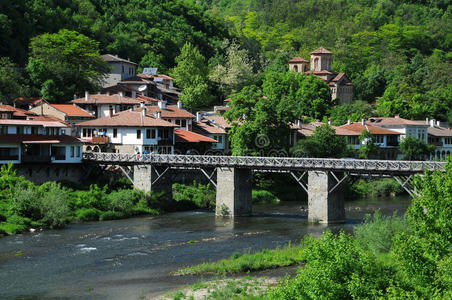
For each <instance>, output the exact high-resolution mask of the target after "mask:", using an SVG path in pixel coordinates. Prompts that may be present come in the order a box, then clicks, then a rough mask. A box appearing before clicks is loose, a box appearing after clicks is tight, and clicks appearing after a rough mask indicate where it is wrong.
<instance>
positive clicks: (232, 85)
mask: <svg viewBox="0 0 452 300" xmlns="http://www.w3.org/2000/svg"><path fill="white" fill-rule="evenodd" d="M223 48H225V52H226V57H225V58H224V63H223V64H218V65H216V66H215V67H214V68H213V70H212V71H211V73H210V76H209V77H210V79H211V80H212V81H213V82H216V83H217V84H218V85H219V88H220V90H221V91H222V92H223V93H224V95H229V94H231V93H236V92H238V91H240V89H241V88H242V87H244V86H246V85H249V84H251V83H252V82H253V80H254V78H255V77H256V76H255V74H254V72H253V66H252V62H251V60H250V58H249V55H248V52H247V51H246V50H245V49H240V45H239V44H237V43H236V42H231V43H230V42H229V41H228V40H225V41H224V42H223Z"/></svg>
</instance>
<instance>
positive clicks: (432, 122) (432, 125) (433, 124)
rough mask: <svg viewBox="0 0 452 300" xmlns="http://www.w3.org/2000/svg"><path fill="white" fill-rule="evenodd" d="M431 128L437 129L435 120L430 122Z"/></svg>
mask: <svg viewBox="0 0 452 300" xmlns="http://www.w3.org/2000/svg"><path fill="white" fill-rule="evenodd" d="M430 127H435V119H431V120H430Z"/></svg>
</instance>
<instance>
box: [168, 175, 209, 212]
mask: <svg viewBox="0 0 452 300" xmlns="http://www.w3.org/2000/svg"><path fill="white" fill-rule="evenodd" d="M173 187H174V193H173V199H174V200H175V201H177V202H186V203H194V204H195V206H196V207H199V208H214V207H215V200H216V198H215V197H216V194H215V190H212V189H211V188H210V185H209V184H207V185H203V184H201V183H198V182H196V181H195V182H193V184H192V185H182V184H178V183H175V184H174V185H173Z"/></svg>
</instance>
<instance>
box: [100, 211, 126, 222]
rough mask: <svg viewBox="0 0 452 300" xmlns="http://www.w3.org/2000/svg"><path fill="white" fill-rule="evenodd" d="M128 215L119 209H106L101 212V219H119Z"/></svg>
mask: <svg viewBox="0 0 452 300" xmlns="http://www.w3.org/2000/svg"><path fill="white" fill-rule="evenodd" d="M125 217H127V216H126V215H125V214H124V213H123V212H119V211H106V212H103V213H101V215H100V217H99V220H100V221H106V220H117V219H123V218H125Z"/></svg>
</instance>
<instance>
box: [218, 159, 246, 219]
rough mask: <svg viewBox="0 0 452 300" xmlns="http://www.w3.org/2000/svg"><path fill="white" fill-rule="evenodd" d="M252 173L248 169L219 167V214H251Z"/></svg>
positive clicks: (231, 215)
mask: <svg viewBox="0 0 452 300" xmlns="http://www.w3.org/2000/svg"><path fill="white" fill-rule="evenodd" d="M251 189H252V173H251V170H248V169H238V168H217V198H216V210H215V213H216V215H217V216H228V217H236V216H249V215H250V214H251Z"/></svg>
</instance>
